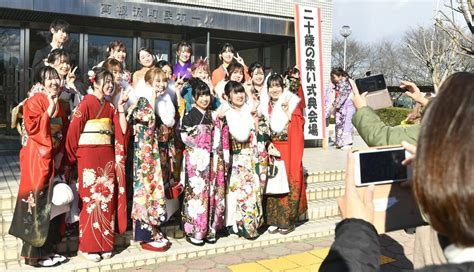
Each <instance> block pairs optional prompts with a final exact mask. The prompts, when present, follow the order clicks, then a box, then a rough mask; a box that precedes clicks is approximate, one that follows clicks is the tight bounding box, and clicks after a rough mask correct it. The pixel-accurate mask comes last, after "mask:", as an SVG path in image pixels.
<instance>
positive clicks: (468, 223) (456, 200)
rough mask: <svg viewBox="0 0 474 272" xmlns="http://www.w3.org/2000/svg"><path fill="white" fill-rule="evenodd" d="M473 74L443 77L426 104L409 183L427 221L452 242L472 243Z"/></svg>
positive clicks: (473, 187)
mask: <svg viewBox="0 0 474 272" xmlns="http://www.w3.org/2000/svg"><path fill="white" fill-rule="evenodd" d="M473 124H474V73H468V72H460V73H455V74H453V75H451V76H450V77H448V79H446V81H445V82H444V83H443V84H442V85H441V87H440V89H439V92H438V94H437V96H436V97H435V98H434V99H433V100H432V101H431V102H430V103H429V104H428V107H427V110H426V113H425V114H424V116H423V119H422V123H421V131H420V136H419V138H418V145H417V149H416V150H417V152H416V153H417V154H416V164H415V166H416V167H415V176H414V181H413V188H414V191H415V195H416V198H417V201H418V203H419V204H420V206H421V208H422V210H423V211H424V212H426V213H427V214H428V217H429V221H430V224H431V225H432V226H433V228H434V229H435V230H436V231H438V232H439V233H441V234H444V235H446V236H448V237H449V240H450V242H451V243H453V244H455V245H457V246H461V247H472V246H474V228H473V227H472V226H474V167H472V162H473V161H474V129H473V128H474V127H473Z"/></svg>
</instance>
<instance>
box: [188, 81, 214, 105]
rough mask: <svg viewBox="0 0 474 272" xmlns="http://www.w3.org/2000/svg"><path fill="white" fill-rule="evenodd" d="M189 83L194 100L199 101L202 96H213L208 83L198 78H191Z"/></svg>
mask: <svg viewBox="0 0 474 272" xmlns="http://www.w3.org/2000/svg"><path fill="white" fill-rule="evenodd" d="M188 82H189V84H190V85H191V88H192V95H193V98H194V100H197V99H198V98H199V97H200V96H202V95H209V96H211V90H210V89H209V86H208V85H207V84H206V82H204V81H202V80H201V79H199V78H197V77H192V78H190V79H189V81H188Z"/></svg>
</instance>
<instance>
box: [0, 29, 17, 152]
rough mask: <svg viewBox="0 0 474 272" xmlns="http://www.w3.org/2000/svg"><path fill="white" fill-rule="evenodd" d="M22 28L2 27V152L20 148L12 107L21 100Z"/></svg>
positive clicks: (0, 56)
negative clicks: (12, 125) (12, 126)
mask: <svg viewBox="0 0 474 272" xmlns="http://www.w3.org/2000/svg"><path fill="white" fill-rule="evenodd" d="M19 68H20V29H19V28H3V27H0V153H3V152H4V151H6V150H12V151H13V150H15V151H16V150H18V149H19V145H20V144H19V143H20V141H19V134H18V133H17V132H16V131H15V129H12V128H11V119H12V118H11V117H12V116H11V113H10V111H11V109H12V108H13V107H14V106H16V105H17V104H18V102H19V99H20V98H19V97H18V96H19V87H20V84H19V77H20V74H19V70H20V69H19Z"/></svg>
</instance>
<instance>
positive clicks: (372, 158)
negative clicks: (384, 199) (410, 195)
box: [354, 146, 412, 186]
mask: <svg viewBox="0 0 474 272" xmlns="http://www.w3.org/2000/svg"><path fill="white" fill-rule="evenodd" d="M408 156H409V154H408V152H407V151H406V150H405V149H404V148H403V147H401V146H400V147H380V148H373V149H367V150H358V151H354V163H355V165H354V174H355V177H354V178H355V184H356V186H368V185H370V184H384V183H393V182H401V181H406V180H408V179H410V178H411V173H412V171H411V167H410V166H406V165H402V161H403V160H405V158H407V157H408Z"/></svg>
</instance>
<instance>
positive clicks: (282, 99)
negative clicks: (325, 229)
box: [259, 74, 308, 234]
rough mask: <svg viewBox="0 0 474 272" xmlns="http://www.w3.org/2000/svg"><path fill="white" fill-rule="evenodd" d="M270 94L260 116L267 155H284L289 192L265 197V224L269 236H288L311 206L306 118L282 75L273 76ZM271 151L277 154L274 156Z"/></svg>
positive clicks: (266, 95) (269, 89)
mask: <svg viewBox="0 0 474 272" xmlns="http://www.w3.org/2000/svg"><path fill="white" fill-rule="evenodd" d="M267 90H268V92H267V93H265V92H263V93H262V94H261V98H260V99H261V100H260V101H261V103H260V106H259V113H260V114H262V115H263V116H265V117H266V118H267V120H269V123H270V137H271V143H270V144H269V147H268V152H269V153H270V154H271V153H278V152H279V153H280V154H281V155H280V157H279V158H278V159H279V160H283V161H284V162H285V168H286V174H287V176H288V184H289V187H290V192H289V193H288V194H281V195H267V196H266V198H265V199H264V202H265V208H266V210H265V211H266V213H265V214H266V223H267V224H268V225H269V226H270V227H269V228H268V231H269V232H270V233H277V232H280V233H281V234H288V233H290V232H292V231H293V230H294V229H295V223H296V222H297V221H298V218H299V217H300V215H302V214H304V213H305V212H306V210H307V206H308V204H307V200H306V189H305V186H304V176H303V164H302V160H303V150H304V141H302V140H301V139H303V133H304V132H303V128H304V127H303V126H304V117H303V114H302V110H301V107H300V106H299V105H300V98H299V97H298V96H297V95H295V94H293V93H291V92H290V91H289V90H286V89H284V84H283V78H282V77H281V76H280V75H278V74H273V75H271V76H270V77H269V78H268V80H267ZM272 149H276V150H278V152H272Z"/></svg>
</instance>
